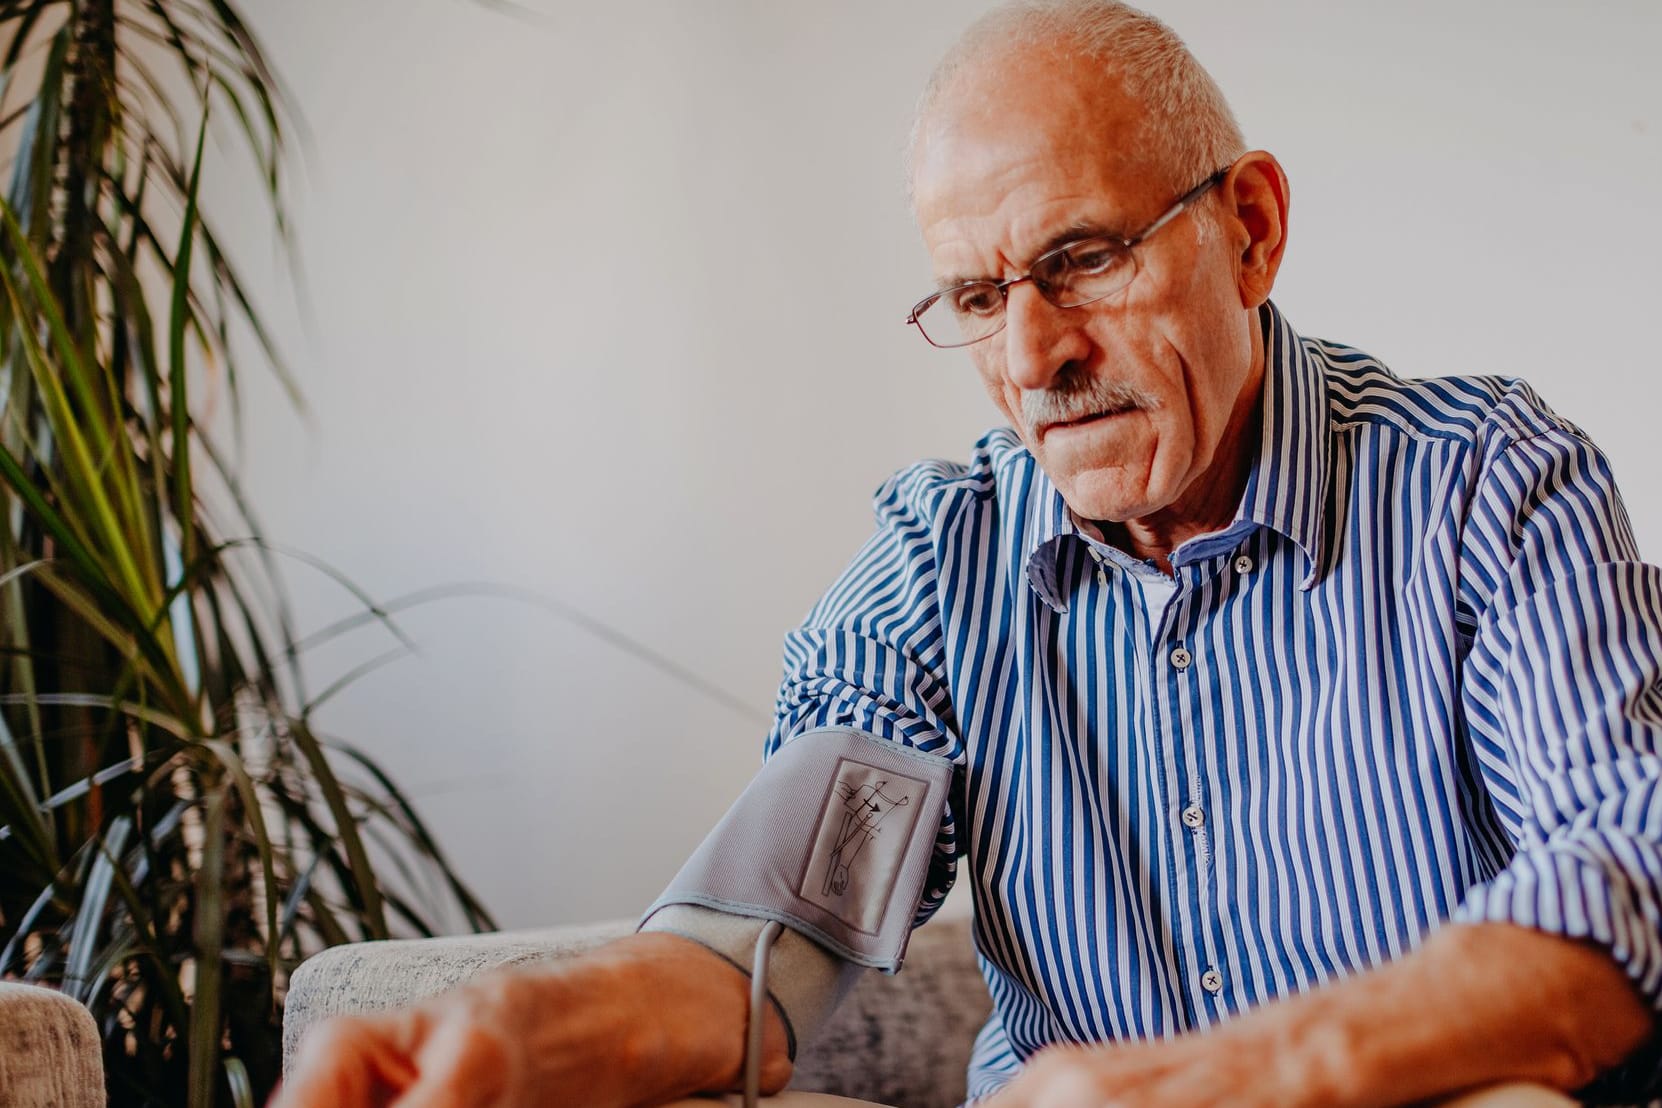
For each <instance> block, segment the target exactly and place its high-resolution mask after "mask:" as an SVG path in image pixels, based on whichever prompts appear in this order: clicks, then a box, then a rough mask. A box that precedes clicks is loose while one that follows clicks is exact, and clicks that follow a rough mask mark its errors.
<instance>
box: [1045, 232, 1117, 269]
mask: <svg viewBox="0 0 1662 1108" xmlns="http://www.w3.org/2000/svg"><path fill="white" fill-rule="evenodd" d="M1124 258H1125V251H1124V249H1123V248H1122V247H1121V246H1120V244H1119V243H1117V242H1115V241H1114V240H1112V239H1086V240H1084V241H1083V242H1076V243H1074V244H1073V245H1072V246H1068V247H1064V248H1063V249H1062V250H1061V251H1059V252H1058V253H1057V254H1056V255H1055V256H1054V257H1053V258H1052V259H1051V264H1052V265H1053V266H1054V267H1055V269H1056V272H1057V273H1058V275H1063V274H1065V275H1068V276H1078V277H1088V276H1091V275H1093V274H1098V273H1106V272H1107V271H1108V270H1110V269H1113V268H1114V267H1115V266H1117V265H1118V264H1119V263H1120V262H1121V261H1122V260H1123V259H1124Z"/></svg>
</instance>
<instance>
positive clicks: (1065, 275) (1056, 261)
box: [906, 167, 1229, 350]
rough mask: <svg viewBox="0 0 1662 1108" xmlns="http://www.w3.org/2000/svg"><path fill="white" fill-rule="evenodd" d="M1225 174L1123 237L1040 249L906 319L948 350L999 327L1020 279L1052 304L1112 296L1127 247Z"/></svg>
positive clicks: (1123, 272) (1127, 264) (1128, 262)
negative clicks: (1017, 272) (1005, 274)
mask: <svg viewBox="0 0 1662 1108" xmlns="http://www.w3.org/2000/svg"><path fill="white" fill-rule="evenodd" d="M1228 174H1229V170H1228V168H1227V167H1226V168H1224V169H1220V170H1218V171H1217V172H1216V173H1214V174H1212V175H1211V176H1210V177H1208V178H1206V180H1204V181H1202V182H1201V183H1200V184H1198V185H1196V186H1195V187H1194V188H1192V189H1190V190H1189V191H1188V192H1186V193H1184V194H1183V195H1182V196H1180V197H1178V199H1177V203H1175V204H1173V205H1172V206H1171V207H1169V208H1167V209H1166V210H1165V212H1164V213H1163V214H1162V215H1161V216H1160V218H1159V219H1156V220H1155V221H1154V222H1153V223H1150V224H1149V225H1148V226H1147V227H1144V228H1143V229H1142V230H1141V231H1139V232H1137V233H1136V234H1135V235H1132V236H1131V237H1130V238H1128V239H1122V238H1118V237H1116V236H1114V235H1093V236H1092V237H1090V238H1084V239H1075V240H1074V241H1073V242H1070V243H1065V244H1063V245H1062V246H1058V247H1057V248H1056V249H1054V250H1050V251H1047V252H1046V253H1044V254H1041V255H1040V256H1039V258H1038V260H1037V261H1035V262H1034V263H1033V265H1032V267H1031V268H1029V269H1028V271H1027V273H1026V274H1024V275H1023V276H1021V277H1011V278H1010V279H1009V280H1007V281H967V282H965V283H964V284H962V285H954V286H953V287H952V288H949V289H942V290H941V291H940V292H936V293H931V294H930V295H928V296H926V297H924V298H923V299H922V300H919V301H918V302H917V303H916V304H915V305H913V306H912V314H911V315H909V316H907V317H906V322H907V323H908V324H910V325H912V326H913V327H916V328H917V329H918V334H920V335H922V336H923V337H924V340H925V341H926V342H928V343H929V345H930V346H938V347H940V348H941V349H943V350H948V349H951V348H953V347H956V346H969V345H970V344H971V343H977V342H980V341H981V340H982V339H990V338H992V337H993V336H994V335H996V334H998V333H999V332H1000V331H1002V330H1004V321H1005V311H1004V306H1005V302H1006V301H1008V300H1009V298H1010V289H1011V288H1012V287H1013V286H1015V285H1019V284H1021V283H1022V282H1023V281H1031V282H1033V287H1034V288H1036V289H1038V290H1039V295H1040V296H1042V297H1044V298H1045V300H1046V301H1048V302H1049V303H1051V304H1053V305H1055V306H1056V307H1058V308H1083V307H1084V306H1085V305H1086V304H1091V303H1095V302H1096V301H1098V300H1101V299H1103V298H1104V297H1108V296H1112V295H1114V294H1115V293H1116V292H1118V291H1120V290H1121V289H1123V288H1124V287H1125V286H1126V285H1129V284H1130V283H1131V279H1132V278H1133V277H1135V276H1136V275H1137V256H1136V255H1135V254H1134V253H1132V248H1133V247H1135V246H1137V245H1138V244H1139V243H1143V242H1146V241H1147V240H1148V239H1149V237H1150V236H1152V235H1153V234H1154V232H1156V231H1158V230H1159V229H1160V228H1162V227H1164V226H1165V225H1166V224H1168V223H1170V222H1171V221H1172V220H1174V219H1176V218H1177V217H1178V215H1179V214H1180V213H1181V212H1182V211H1183V209H1185V208H1187V207H1189V206H1190V205H1191V204H1193V203H1194V202H1195V201H1196V200H1199V199H1200V198H1201V197H1202V196H1204V195H1206V192H1207V190H1209V189H1211V188H1212V186H1213V185H1216V184H1217V183H1218V182H1219V181H1221V180H1223V179H1224V177H1226V176H1227V175H1228Z"/></svg>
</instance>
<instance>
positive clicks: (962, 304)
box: [943, 283, 1004, 316]
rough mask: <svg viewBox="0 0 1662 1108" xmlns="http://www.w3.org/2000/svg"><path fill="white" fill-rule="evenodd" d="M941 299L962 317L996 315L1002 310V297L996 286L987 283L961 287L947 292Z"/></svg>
mask: <svg viewBox="0 0 1662 1108" xmlns="http://www.w3.org/2000/svg"><path fill="white" fill-rule="evenodd" d="M943 299H945V300H946V301H947V303H949V304H951V305H952V310H953V311H954V312H956V313H957V314H959V315H963V316H990V315H997V314H998V313H999V312H1001V311H1003V310H1004V295H1003V294H1002V293H1000V292H999V291H998V286H997V285H994V284H989V283H981V284H974V285H961V286H959V287H958V288H955V289H952V290H950V291H949V292H947V293H946V294H945V296H944V297H943Z"/></svg>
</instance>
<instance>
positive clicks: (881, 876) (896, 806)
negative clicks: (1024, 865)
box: [642, 728, 952, 973]
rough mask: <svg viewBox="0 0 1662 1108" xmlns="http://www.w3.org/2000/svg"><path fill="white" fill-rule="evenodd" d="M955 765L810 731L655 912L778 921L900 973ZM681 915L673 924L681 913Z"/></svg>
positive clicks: (767, 769) (648, 919)
mask: <svg viewBox="0 0 1662 1108" xmlns="http://www.w3.org/2000/svg"><path fill="white" fill-rule="evenodd" d="M951 782H952V762H951V761H950V760H949V759H946V758H943V757H940V756H938V755H934V754H925V753H923V752H921V751H917V750H913V749H911V748H910V747H905V746H901V745H900V744H899V743H894V742H889V741H886V740H884V739H878V738H874V737H873V736H871V735H867V734H864V733H862V732H859V731H851V730H847V729H844V728H827V729H822V730H817V731H808V732H805V733H803V734H801V735H798V736H797V737H796V738H794V739H792V740H790V741H789V742H787V743H785V745H784V746H782V747H780V749H779V750H778V751H777V752H776V753H775V754H774V755H773V756H772V757H771V758H769V759H768V761H767V762H766V764H765V765H763V767H762V770H761V772H760V773H758V774H757V775H756V777H755V778H754V779H753V780H752V781H751V782H750V784H749V786H747V787H746V788H745V790H744V792H743V793H742V794H741V795H740V796H739V799H738V800H737V801H736V802H735V803H734V805H733V807H732V808H730V809H728V812H727V814H726V815H725V816H723V817H722V820H721V822H720V823H718V824H717V825H716V828H715V830H714V831H712V832H710V835H709V837H707V838H706V839H705V840H704V842H703V844H702V845H701V846H699V848H698V850H697V851H696V852H695V853H694V854H693V856H692V858H691V859H689V860H688V862H687V864H686V865H684V866H682V867H681V872H680V873H678V874H676V876H675V880H673V881H671V882H670V885H669V888H668V889H666V890H665V891H664V894H663V895H662V896H660V897H659V898H658V899H657V900H656V901H655V902H654V903H653V905H652V907H651V908H649V909H647V912H646V915H645V917H643V919H642V927H643V929H647V930H657V929H658V928H655V927H652V926H651V925H652V922H653V916H654V915H657V914H658V913H659V912H661V911H663V910H665V909H670V908H672V907H674V906H678V905H695V906H699V907H703V908H710V909H714V910H716V911H718V912H722V913H726V914H729V915H735V916H742V917H747V918H749V919H754V920H777V921H778V922H780V923H782V924H784V925H785V926H786V927H788V928H790V929H791V930H793V931H796V932H798V933H800V934H802V935H805V936H807V937H808V938H810V939H812V940H813V941H814V942H816V943H818V944H819V945H820V946H821V947H823V948H825V950H827V951H828V952H830V953H831V954H834V955H835V956H836V957H838V958H840V959H842V960H843V961H845V962H848V963H851V964H853V965H856V966H869V967H871V968H873V969H879V970H882V971H883V972H885V973H894V972H896V971H897V970H899V969H900V964H901V961H902V959H903V958H904V956H905V953H906V942H907V939H908V938H909V937H910V935H911V932H912V918H913V915H914V914H915V913H916V911H917V906H918V902H919V901H920V900H922V899H923V890H924V883H925V881H926V879H927V878H928V874H929V861H930V857H931V855H932V854H933V853H934V849H935V836H936V834H937V832H938V831H939V829H940V824H941V819H942V817H943V816H944V814H945V812H946V803H947V791H948V788H949V786H950V785H951ZM670 914H671V915H674V914H675V913H673V912H671V913H670Z"/></svg>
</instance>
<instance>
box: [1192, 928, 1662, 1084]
mask: <svg viewBox="0 0 1662 1108" xmlns="http://www.w3.org/2000/svg"><path fill="white" fill-rule="evenodd" d="M1653 1019H1654V1014H1653V1013H1652V1011H1651V1010H1650V1008H1649V1006H1647V1005H1646V1004H1645V1003H1644V1001H1643V1000H1642V999H1641V998H1640V996H1639V994H1638V992H1637V991H1636V990H1635V988H1634V986H1633V984H1632V983H1631V982H1630V981H1629V980H1628V978H1627V977H1626V975H1625V974H1623V973H1622V971H1621V969H1620V968H1618V967H1617V966H1616V964H1615V963H1614V962H1613V961H1611V959H1610V957H1609V955H1608V954H1607V953H1605V952H1604V951H1602V950H1600V949H1598V948H1596V947H1593V946H1590V945H1587V944H1584V943H1579V942H1574V941H1571V940H1567V939H1563V938H1558V937H1556V936H1552V935H1547V934H1543V933H1541V932H1538V931H1533V930H1529V929H1527V928H1522V927H1514V926H1511V925H1508V924H1498V923H1485V924H1473V925H1455V926H1450V927H1446V928H1444V929H1443V930H1442V931H1439V932H1438V933H1436V934H1435V935H1433V936H1431V938H1430V939H1428V940H1427V942H1426V943H1425V945H1424V946H1423V947H1421V948H1420V949H1419V950H1417V951H1416V952H1414V953H1413V954H1411V955H1409V956H1407V957H1405V958H1402V959H1401V960H1399V961H1397V962H1395V963H1392V964H1391V965H1388V966H1384V967H1381V968H1380V969H1378V970H1375V971H1373V972H1371V973H1367V974H1363V975H1361V976H1359V977H1356V978H1352V979H1351V980H1349V981H1346V982H1343V983H1340V984H1336V985H1333V986H1330V987H1328V988H1325V989H1321V990H1318V991H1316V992H1313V993H1310V994H1307V995H1305V996H1302V997H1298V998H1295V999H1290V1000H1287V1001H1284V1002H1281V1003H1278V1004H1274V1005H1270V1006H1268V1007H1266V1008H1264V1009H1261V1010H1260V1011H1259V1012H1257V1013H1255V1014H1254V1015H1252V1016H1250V1017H1248V1018H1246V1019H1243V1020H1241V1021H1240V1022H1239V1023H1237V1024H1233V1025H1230V1026H1228V1027H1226V1028H1224V1029H1222V1030H1221V1031H1220V1032H1219V1034H1220V1035H1221V1036H1226V1037H1227V1036H1230V1035H1233V1034H1239V1035H1241V1036H1243V1037H1246V1038H1249V1039H1252V1040H1255V1041H1254V1042H1253V1043H1252V1044H1251V1045H1252V1047H1253V1048H1258V1047H1265V1048H1267V1049H1266V1050H1265V1053H1264V1054H1263V1055H1262V1056H1263V1057H1264V1058H1265V1059H1266V1064H1273V1065H1285V1066H1289V1067H1295V1068H1296V1072H1291V1073H1288V1074H1287V1075H1286V1076H1287V1078H1288V1079H1289V1082H1290V1084H1289V1085H1288V1087H1289V1088H1299V1087H1301V1086H1303V1087H1305V1088H1309V1087H1310V1085H1311V1083H1312V1082H1313V1083H1314V1085H1315V1086H1316V1089H1317V1096H1316V1098H1315V1100H1317V1101H1320V1102H1324V1103H1330V1104H1336V1105H1337V1104H1342V1105H1357V1106H1362V1105H1384V1104H1403V1103H1408V1102H1413V1101H1417V1100H1421V1099H1425V1098H1430V1097H1436V1096H1440V1095H1445V1094H1448V1093H1452V1092H1455V1091H1457V1090H1460V1089H1466V1088H1472V1087H1476V1086H1481V1085H1489V1084H1494V1083H1497V1082H1501V1081H1506V1080H1524V1081H1533V1082H1538V1083H1540V1084H1544V1085H1549V1086H1552V1087H1554V1088H1558V1089H1563V1090H1565V1091H1569V1090H1573V1089H1577V1088H1580V1087H1581V1086H1583V1085H1585V1084H1587V1083H1588V1082H1590V1081H1592V1080H1593V1079H1594V1078H1595V1077H1597V1076H1598V1075H1599V1074H1600V1073H1602V1072H1603V1071H1605V1070H1607V1069H1609V1068H1610V1067H1612V1066H1614V1065H1616V1064H1617V1063H1619V1062H1621V1061H1622V1060H1623V1059H1624V1058H1625V1057H1627V1056H1628V1055H1629V1054H1631V1053H1632V1052H1633V1050H1634V1049H1635V1048H1636V1047H1638V1046H1639V1045H1640V1044H1641V1043H1642V1042H1643V1041H1644V1040H1645V1038H1646V1036H1647V1035H1649V1033H1650V1032H1651V1029H1652V1027H1653ZM1266 1040H1267V1041H1266ZM1271 1060H1275V1061H1271Z"/></svg>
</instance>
